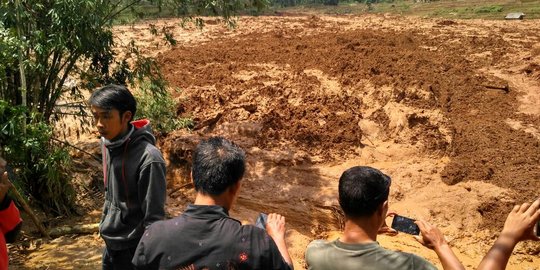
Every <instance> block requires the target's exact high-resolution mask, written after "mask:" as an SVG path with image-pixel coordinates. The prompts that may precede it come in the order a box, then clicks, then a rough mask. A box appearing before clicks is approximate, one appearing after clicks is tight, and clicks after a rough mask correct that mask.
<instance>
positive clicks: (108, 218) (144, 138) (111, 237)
mask: <svg viewBox="0 0 540 270" xmlns="http://www.w3.org/2000/svg"><path fill="white" fill-rule="evenodd" d="M131 124H132V125H131V127H130V131H129V133H128V134H127V135H126V136H125V137H124V138H122V139H120V140H116V141H113V142H111V141H108V140H106V139H104V138H102V140H101V142H102V144H101V146H102V147H101V149H102V156H103V175H104V179H103V181H104V185H105V204H104V205H103V215H102V217H101V223H100V224H99V232H100V234H101V237H103V239H104V240H105V243H106V244H107V248H109V249H112V250H122V249H127V248H132V247H136V246H137V244H138V242H139V240H140V238H141V236H142V234H143V232H144V229H145V228H146V226H148V225H150V224H151V223H153V222H155V221H158V220H162V219H163V218H164V216H165V210H164V206H165V197H166V181H165V161H164V159H163V156H162V155H161V152H160V151H159V150H158V149H157V148H156V147H155V146H154V144H155V142H156V139H155V138H154V136H153V135H152V132H151V129H150V122H149V121H148V120H139V121H133V122H132V123H131Z"/></svg>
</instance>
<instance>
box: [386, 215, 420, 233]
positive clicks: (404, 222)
mask: <svg viewBox="0 0 540 270" xmlns="http://www.w3.org/2000/svg"><path fill="white" fill-rule="evenodd" d="M414 222H415V220H414V219H411V218H408V217H404V216H400V215H394V219H393V220H392V225H391V227H392V229H394V230H396V231H400V232H404V233H408V234H412V235H419V234H420V228H418V225H416V223H414Z"/></svg>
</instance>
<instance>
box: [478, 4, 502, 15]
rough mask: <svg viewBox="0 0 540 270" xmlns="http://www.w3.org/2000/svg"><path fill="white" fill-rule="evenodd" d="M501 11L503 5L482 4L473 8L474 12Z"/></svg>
mask: <svg viewBox="0 0 540 270" xmlns="http://www.w3.org/2000/svg"><path fill="white" fill-rule="evenodd" d="M502 11H503V7H501V6H496V5H495V6H483V7H479V8H476V9H474V12H475V13H499V12H502Z"/></svg>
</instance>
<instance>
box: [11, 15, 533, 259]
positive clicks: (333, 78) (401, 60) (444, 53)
mask: <svg viewBox="0 0 540 270" xmlns="http://www.w3.org/2000/svg"><path fill="white" fill-rule="evenodd" d="M149 23H152V24H156V25H168V26H169V27H171V29H173V31H174V32H175V33H176V37H177V38H178V39H179V40H180V41H181V42H179V43H180V44H181V45H180V46H179V47H177V48H174V49H172V50H169V49H168V48H167V47H166V46H164V45H163V44H164V43H160V42H162V41H159V40H157V39H155V38H152V37H151V36H150V34H149V30H148V29H149V28H148V24H149ZM177 23H178V21H173V20H171V21H155V22H148V24H144V25H136V26H135V27H134V28H133V29H129V28H128V27H119V28H118V29H117V31H118V32H117V36H118V37H119V39H120V40H125V39H127V37H130V36H135V37H138V40H139V42H140V44H141V45H142V46H143V47H145V48H146V49H147V50H148V53H149V54H155V55H156V56H158V59H159V61H160V63H161V65H162V67H163V69H164V71H165V74H166V77H167V79H168V80H169V81H171V83H172V85H173V86H177V87H180V88H181V89H182V92H181V94H179V95H178V98H179V100H186V101H187V102H183V103H181V105H180V106H179V108H178V113H179V114H182V115H188V116H191V117H193V118H194V119H195V120H196V121H197V122H199V123H202V122H204V121H205V120H208V119H215V120H217V121H215V123H214V124H212V125H210V126H207V127H205V128H202V129H199V130H197V131H195V132H192V133H187V132H184V131H182V132H173V133H172V134H169V136H167V137H166V138H163V139H162V140H161V147H162V150H163V151H164V153H165V155H166V156H167V158H168V160H169V161H170V162H171V165H170V168H169V187H170V194H169V195H170V198H169V200H168V211H169V212H170V214H171V215H172V216H175V215H177V214H179V213H181V211H182V210H183V208H184V207H185V205H186V204H187V203H188V202H189V201H191V199H192V198H193V193H192V191H191V190H189V188H184V189H180V190H178V189H177V187H179V186H180V185H182V184H184V183H186V182H187V181H188V179H187V174H186V170H187V168H188V167H189V162H188V160H189V154H190V151H191V149H192V147H193V145H194V143H195V142H196V141H197V140H198V139H199V138H200V137H201V136H211V135H224V136H226V137H229V138H232V139H233V140H235V141H236V142H238V143H239V144H240V145H242V146H243V147H244V148H245V149H246V150H247V153H248V173H247V175H246V178H245V184H244V185H243V191H242V195H241V197H240V199H239V201H238V204H239V205H238V207H237V208H236V209H235V210H234V211H233V212H232V215H233V216H234V217H237V218H238V219H240V220H242V221H244V222H246V223H249V222H253V221H254V218H255V217H256V216H257V214H258V212H271V211H275V212H279V213H282V214H284V215H285V216H286V218H287V221H288V228H289V232H288V240H289V241H290V243H291V245H290V248H291V252H292V256H293V257H294V260H295V266H296V267H297V269H303V268H302V267H303V266H304V260H303V258H304V256H303V252H304V250H305V247H306V245H307V244H308V243H309V242H310V241H311V240H313V239H316V238H335V237H337V236H338V235H339V234H338V231H339V226H340V218H341V217H340V215H339V211H338V203H337V198H336V196H337V179H338V178H339V176H340V174H341V172H343V171H344V170H345V169H347V168H349V167H351V166H354V165H368V166H373V167H377V168H380V169H381V170H383V171H384V172H385V173H387V174H389V175H390V176H392V178H393V182H392V183H393V184H392V190H391V199H390V205H391V206H390V208H391V210H392V211H395V212H398V213H401V214H403V215H407V216H411V217H414V218H424V219H427V220H429V221H431V222H433V223H434V224H436V225H437V226H439V227H440V228H441V229H442V230H443V232H444V233H445V234H446V235H447V236H448V238H449V239H450V242H451V244H452V245H453V246H454V250H455V251H456V253H457V254H458V256H459V258H460V259H461V260H462V261H463V262H464V264H465V265H466V266H467V267H468V268H470V269H472V268H474V266H476V265H477V264H478V262H479V261H480V260H481V258H482V256H483V255H484V254H485V252H486V251H487V249H488V248H489V246H490V245H491V244H492V242H493V241H494V238H495V235H496V233H497V232H498V231H499V230H500V228H501V227H502V224H503V222H504V218H505V216H506V213H507V211H508V209H509V207H510V206H511V205H513V204H514V203H518V202H522V201H525V200H531V199H533V198H535V197H536V196H537V190H538V189H539V188H540V182H539V181H537V180H538V179H540V136H539V130H540V111H539V108H540V98H539V94H540V45H539V44H540V23H539V22H538V21H523V22H509V21H480V20H469V21H449V20H428V19H422V18H409V17H396V16H359V17H349V16H339V17H318V16H283V17H257V18H252V17H249V18H241V20H240V21H239V27H238V29H236V30H235V31H231V30H228V29H225V28H223V27H221V26H219V25H216V24H214V22H213V21H210V23H211V24H210V25H207V27H206V28H205V29H204V30H202V31H199V30H193V29H190V30H189V29H188V30H186V29H181V28H179V27H178V24H177ZM182 41H185V42H182ZM214 41H215V42H214ZM486 86H487V87H486ZM506 86H508V89H509V91H508V92H506V91H503V90H497V89H493V87H500V88H504V87H506ZM379 240H380V243H381V244H382V245H383V246H386V247H389V248H393V249H397V250H404V251H408V252H413V253H417V254H419V255H421V256H423V257H426V258H427V259H429V260H430V261H432V262H434V263H436V264H438V262H437V258H436V256H435V254H434V252H432V251H430V250H427V249H425V248H423V247H421V246H420V245H419V244H418V243H416V242H415V240H414V239H412V238H411V237H408V236H407V235H399V236H398V237H385V236H383V237H381V238H380V239H379ZM58 241H59V242H57V243H51V244H44V245H42V247H41V248H39V249H37V251H35V252H31V253H30V254H29V255H28V256H26V257H25V258H26V259H27V261H26V262H25V265H26V266H21V267H22V268H24V267H28V268H32V269H34V268H44V269H45V268H46V266H48V267H49V268H48V269H72V268H79V269H95V268H96V267H99V254H100V248H101V245H102V243H101V242H100V240H99V238H97V236H84V237H79V238H77V239H75V240H73V239H71V238H69V239H68V238H64V239H61V240H58ZM82 252H87V253H85V254H84V255H83V253H82ZM539 253H540V245H538V244H531V243H525V244H520V245H519V246H518V248H517V249H516V251H515V254H514V256H512V258H511V260H510V263H509V267H508V269H538V265H540V259H539V258H538V254H539ZM74 256H82V257H85V258H86V259H84V260H80V261H78V260H72V259H69V258H73V257H74ZM66 257H67V258H68V262H66V261H64V260H62V259H61V258H66ZM47 258H48V259H47ZM72 266H73V267H72ZM439 266H440V265H439Z"/></svg>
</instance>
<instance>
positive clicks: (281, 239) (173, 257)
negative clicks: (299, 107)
mask: <svg viewBox="0 0 540 270" xmlns="http://www.w3.org/2000/svg"><path fill="white" fill-rule="evenodd" d="M244 171H245V154H244V151H242V149H240V148H239V147H238V146H237V145H235V144H234V143H232V142H230V141H228V140H226V139H224V138H221V137H214V138H210V139H208V140H205V141H202V142H201V143H200V144H199V145H198V146H197V148H196V149H195V151H194V153H193V165H192V170H191V176H192V179H193V183H194V185H195V190H196V191H197V197H196V199H195V203H194V204H192V205H189V206H188V207H187V209H186V211H185V212H184V213H183V214H182V215H181V216H179V217H176V218H174V219H171V220H167V221H159V222H156V223H154V224H152V225H151V226H150V227H148V228H147V230H146V231H145V233H144V235H143V237H142V239H141V241H140V242H139V245H138V246H137V250H136V251H135V256H134V257H133V264H134V265H135V266H136V267H137V269H186V270H191V269H193V270H195V269H292V260H291V258H290V256H289V253H288V251H287V246H286V244H285V218H284V217H283V216H281V215H278V214H270V215H268V220H267V224H266V231H265V230H264V229H260V228H258V227H255V226H251V225H245V226H242V224H241V223H240V222H239V221H237V220H235V219H232V218H230V217H229V210H230V209H231V207H232V206H233V204H234V202H235V201H236V198H237V197H238V194H239V191H240V186H241V182H242V181H241V179H242V177H243V175H244Z"/></svg>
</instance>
